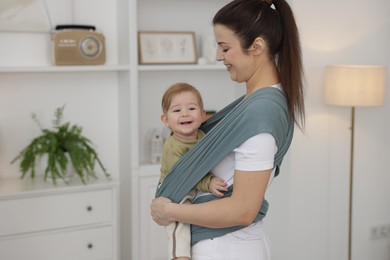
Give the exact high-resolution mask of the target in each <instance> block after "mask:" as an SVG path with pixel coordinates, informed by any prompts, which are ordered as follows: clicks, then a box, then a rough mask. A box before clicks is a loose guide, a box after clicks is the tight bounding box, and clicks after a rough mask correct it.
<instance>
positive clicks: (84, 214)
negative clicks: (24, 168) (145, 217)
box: [0, 179, 119, 260]
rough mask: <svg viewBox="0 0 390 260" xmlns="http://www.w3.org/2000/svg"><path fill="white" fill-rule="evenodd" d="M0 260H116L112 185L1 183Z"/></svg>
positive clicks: (97, 182) (32, 181) (116, 238)
mask: <svg viewBox="0 0 390 260" xmlns="http://www.w3.org/2000/svg"><path fill="white" fill-rule="evenodd" d="M0 186H1V188H2V189H1V191H0V212H1V222H0V259H10V260H11V259H12V260H25V259H32V260H53V259H56V260H61V259H63V260H69V259H75V260H76V259H82V260H87V259H91V260H92V259H96V260H97V259H112V260H115V259H119V258H118V248H119V246H118V232H117V222H118V221H117V218H118V216H117V205H116V203H117V184H115V183H110V182H108V181H106V180H101V181H95V182H91V183H90V184H88V185H87V186H85V185H83V184H70V185H64V184H62V185H61V184H58V185H57V186H53V184H51V183H44V182H43V181H40V180H39V179H35V180H31V179H25V180H20V179H9V180H2V181H1V184H0Z"/></svg>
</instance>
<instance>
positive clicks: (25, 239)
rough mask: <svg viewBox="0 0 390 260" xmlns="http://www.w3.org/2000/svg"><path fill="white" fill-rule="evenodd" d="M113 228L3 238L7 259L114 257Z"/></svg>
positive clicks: (0, 245)
mask: <svg viewBox="0 0 390 260" xmlns="http://www.w3.org/2000/svg"><path fill="white" fill-rule="evenodd" d="M113 241H114V232H113V229H112V227H100V228H94V229H86V230H77V231H70V232H68V231H65V232H61V233H51V234H38V235H34V236H19V237H9V238H7V240H5V239H1V238H0V259H4V260H11V259H12V260H26V259H29V260H90V259H91V260H92V259H96V260H97V259H99V260H101V259H113V258H114V245H113V243H114V242H113Z"/></svg>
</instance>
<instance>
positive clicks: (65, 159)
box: [11, 105, 110, 184]
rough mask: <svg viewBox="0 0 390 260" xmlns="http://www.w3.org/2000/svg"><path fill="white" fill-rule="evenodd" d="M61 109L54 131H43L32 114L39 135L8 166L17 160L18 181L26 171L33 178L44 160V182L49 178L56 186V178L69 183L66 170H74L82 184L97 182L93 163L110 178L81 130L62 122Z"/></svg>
mask: <svg viewBox="0 0 390 260" xmlns="http://www.w3.org/2000/svg"><path fill="white" fill-rule="evenodd" d="M64 109H65V105H64V106H62V107H59V108H57V109H56V110H55V113H54V120H53V129H47V128H43V127H42V125H41V123H40V121H39V120H38V118H37V116H36V114H35V113H33V114H32V118H33V120H34V121H35V122H36V123H37V125H38V126H39V128H40V129H41V132H42V134H41V135H40V136H38V137H36V138H34V139H33V140H32V141H31V143H30V144H29V145H28V146H27V147H25V148H24V149H23V150H22V151H21V152H20V153H19V155H18V156H16V157H15V158H14V159H13V160H12V161H11V163H15V162H16V161H18V160H20V164H19V168H20V171H21V173H22V176H21V178H24V177H25V175H26V174H27V173H28V172H31V177H32V178H34V177H35V167H36V165H37V162H39V160H42V159H43V158H45V159H46V163H45V174H44V180H45V181H46V180H47V178H51V179H52V181H53V183H54V184H56V183H57V179H62V180H63V181H64V182H65V183H68V181H69V180H68V177H67V174H68V172H69V168H73V171H74V173H75V174H76V175H78V176H79V177H80V179H81V181H82V183H84V184H87V181H88V179H89V178H90V177H92V178H95V179H97V175H96V173H95V164H96V163H97V164H98V165H99V167H100V168H101V169H102V171H103V173H104V175H105V176H106V177H109V176H110V175H109V173H108V172H107V170H106V168H105V167H104V165H103V163H102V162H101V160H100V158H99V156H98V154H97V152H96V151H95V149H94V148H93V147H92V142H91V141H90V140H89V139H88V138H86V137H85V136H83V135H82V128H81V127H80V126H78V125H72V124H70V123H69V122H67V123H62V119H63V112H64ZM69 166H71V167H69Z"/></svg>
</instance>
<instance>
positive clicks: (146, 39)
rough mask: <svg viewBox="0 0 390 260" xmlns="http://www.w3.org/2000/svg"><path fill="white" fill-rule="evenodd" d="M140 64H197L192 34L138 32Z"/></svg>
mask: <svg viewBox="0 0 390 260" xmlns="http://www.w3.org/2000/svg"><path fill="white" fill-rule="evenodd" d="M138 44H139V45H138V47H139V63H140V64H194V63H197V53H196V47H195V33H194V32H146V31H143V32H142V31H141V32H138Z"/></svg>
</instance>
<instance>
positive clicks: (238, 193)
mask: <svg viewBox="0 0 390 260" xmlns="http://www.w3.org/2000/svg"><path fill="white" fill-rule="evenodd" d="M271 173H272V169H269V170H264V171H237V170H236V171H235V174H234V189H233V193H232V196H231V197H227V198H222V199H219V200H214V201H210V202H205V203H200V204H190V205H185V204H176V203H172V202H171V201H170V200H168V199H166V198H162V197H160V198H156V199H154V200H153V202H152V204H151V206H150V207H151V215H152V217H153V220H154V221H155V222H156V223H158V224H160V225H167V224H169V223H170V222H172V221H178V222H183V223H188V224H195V225H198V226H203V227H209V228H223V227H230V226H237V225H250V224H252V223H253V220H254V219H255V217H256V215H257V214H258V212H259V210H260V206H261V203H262V201H263V198H264V194H265V191H266V189H267V185H268V181H269V178H270V176H271Z"/></svg>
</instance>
